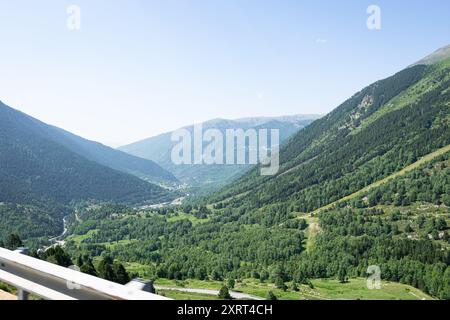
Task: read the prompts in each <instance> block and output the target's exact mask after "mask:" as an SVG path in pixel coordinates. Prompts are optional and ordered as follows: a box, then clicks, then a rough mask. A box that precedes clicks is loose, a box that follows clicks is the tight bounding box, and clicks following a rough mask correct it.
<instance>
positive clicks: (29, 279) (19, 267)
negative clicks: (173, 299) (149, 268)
mask: <svg viewBox="0 0 450 320" xmlns="http://www.w3.org/2000/svg"><path fill="white" fill-rule="evenodd" d="M0 281H2V282H5V283H8V284H9V285H12V286H14V287H16V288H17V290H18V298H19V299H23V300H25V299H27V296H28V293H32V294H35V295H37V296H39V297H42V298H44V299H47V300H170V299H168V298H166V297H163V296H159V295H156V294H153V293H149V292H145V291H142V290H139V289H137V288H139V284H137V283H136V282H131V283H130V284H129V285H120V284H117V283H114V282H111V281H107V280H104V279H100V278H97V277H94V276H91V275H88V274H84V273H81V272H78V271H75V270H72V269H69V268H64V267H61V266H58V265H55V264H52V263H49V262H47V261H42V260H39V259H36V258H32V257H29V256H27V255H24V254H21V253H19V252H14V251H10V250H7V249H3V248H0Z"/></svg>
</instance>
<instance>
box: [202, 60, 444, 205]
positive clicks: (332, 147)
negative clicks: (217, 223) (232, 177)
mask: <svg viewBox="0 0 450 320" xmlns="http://www.w3.org/2000/svg"><path fill="white" fill-rule="evenodd" d="M447 64H450V62H447V63H446V64H443V65H439V66H431V67H427V66H416V67H413V68H408V69H406V70H404V71H402V72H400V73H398V74H396V75H394V76H393V77H391V78H388V79H386V80H383V81H379V82H377V83H375V84H373V85H372V86H369V87H368V88H366V89H364V90H363V91H361V92H360V93H358V94H356V95H355V96H354V97H352V98H351V99H349V100H348V101H346V102H345V103H344V104H343V105H341V106H340V107H338V108H337V109H336V110H335V111H333V112H332V113H331V114H330V115H328V116H326V117H324V118H323V119H320V120H318V121H316V122H314V123H313V124H312V125H311V126H309V127H307V128H306V129H305V130H302V131H300V132H299V133H298V134H297V136H295V137H294V138H293V139H292V140H291V141H290V142H288V143H287V144H286V146H285V147H284V148H283V149H282V150H281V153H280V157H281V163H282V168H281V170H280V172H281V173H280V174H279V175H278V176H275V177H261V176H259V174H258V171H257V169H255V170H253V171H252V172H251V173H249V174H248V175H246V176H244V177H243V178H242V179H241V180H240V181H238V183H236V184H233V185H232V186H229V187H228V188H225V189H224V190H223V191H222V192H220V193H219V194H217V195H214V196H212V197H210V199H209V200H208V201H209V202H220V201H223V202H224V205H226V206H233V207H242V206H243V205H245V206H248V207H250V208H261V207H264V206H267V205H273V204H284V205H288V206H289V207H290V210H292V211H296V212H310V211H312V210H314V209H317V208H320V207H322V206H324V205H326V204H328V203H331V202H333V201H336V200H338V199H341V198H342V197H344V196H346V195H349V194H351V193H353V192H355V191H358V190H360V189H362V188H363V187H365V186H367V185H369V184H371V183H373V182H375V181H377V180H379V179H382V178H384V177H386V176H388V175H390V174H392V173H393V172H396V171H398V170H400V169H402V168H404V167H405V166H407V165H409V164H412V163H414V162H415V161H417V160H418V159H419V158H420V157H422V156H424V155H426V154H429V153H430V152H432V151H435V150H437V149H439V148H441V147H444V146H447V145H448V144H450V130H448V128H449V123H448V121H449V120H448V119H449V118H450V108H449V107H448V101H449V100H450V91H449V90H448V87H449V86H450V66H448V65H447ZM429 83H432V85H430V86H428V84H429ZM411 96H413V97H414V100H413V102H411V101H410V99H411V98H410V97H411ZM386 106H389V108H388V107H386ZM248 190H252V192H247V191H248Z"/></svg>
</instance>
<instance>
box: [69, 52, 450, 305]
mask: <svg viewBox="0 0 450 320" xmlns="http://www.w3.org/2000/svg"><path fill="white" fill-rule="evenodd" d="M449 88H450V60H445V61H441V62H439V63H438V64H433V65H416V66H413V67H411V68H408V69H406V70H403V71H401V72H399V73H398V74H396V75H394V76H392V77H390V78H388V79H385V80H382V81H379V82H377V83H375V84H373V85H371V86H369V87H367V88H365V89H363V90H362V91H361V92H359V93H357V94H356V95H354V96H353V97H352V98H350V99H349V100H348V101H346V102H345V103H344V104H343V105H341V106H340V107H338V108H337V109H336V110H334V111H333V112H332V113H330V114H329V115H328V116H326V117H324V118H322V119H320V120H317V121H316V122H314V123H313V124H312V125H310V126H308V127H307V128H306V129H304V130H301V131H300V132H299V133H298V134H297V135H296V136H294V137H293V138H291V139H290V140H289V141H288V142H287V144H286V145H285V147H284V148H282V151H281V163H282V168H281V171H280V173H279V174H278V175H277V176H273V177H261V176H259V171H258V170H256V169H255V170H253V171H252V172H250V173H248V174H247V175H245V176H244V177H243V178H242V179H240V180H239V181H237V183H234V184H233V185H231V186H228V187H226V188H225V189H224V190H222V191H221V192H219V193H218V194H215V195H213V196H211V197H210V198H209V199H207V200H206V201H203V202H198V203H194V204H186V205H184V206H182V207H169V208H161V209H155V210H148V211H133V210H130V209H125V208H122V209H115V210H108V208H96V209H93V208H87V209H84V210H83V212H82V213H81V214H80V217H81V220H82V222H79V223H76V224H75V226H74V229H73V233H74V235H72V236H70V237H69V238H68V245H67V246H68V250H69V251H70V252H72V253H73V254H78V253H82V254H88V255H91V256H94V257H95V256H98V255H100V254H102V253H103V254H108V255H111V256H112V257H114V258H116V259H118V260H120V261H127V262H129V263H130V264H132V265H133V266H135V265H137V266H140V268H141V270H145V272H144V273H145V275H146V276H148V277H152V278H155V277H156V278H169V279H179V280H181V279H187V278H195V279H199V280H205V279H213V280H222V279H245V278H253V279H258V281H261V282H264V283H266V282H270V283H274V284H276V286H277V287H278V288H281V289H282V290H290V289H288V288H287V287H286V285H285V283H286V282H289V283H294V284H296V283H298V284H309V285H311V281H310V280H311V279H314V278H334V279H338V280H339V281H340V283H341V284H342V285H345V283H347V281H349V279H354V278H357V277H366V276H367V268H368V267H369V266H371V265H376V266H379V267H380V269H381V278H382V279H385V280H389V281H396V282H402V283H405V284H410V285H412V286H415V287H417V288H419V289H421V290H423V291H425V292H427V293H429V294H431V295H433V296H434V297H437V298H441V299H450V287H449V284H450V267H449V262H450V260H449V252H450V251H449V247H450V245H449V235H448V234H449V223H450V209H449V203H448V201H449V198H448V194H449V193H450V189H449V188H450V182H449V180H448V179H449V178H448V177H449V176H450V175H449V162H448V159H449V152H448V150H447V149H445V148H443V147H445V146H448V145H449V144H450V130H449V124H450V90H449ZM436 150H447V151H443V152H442V153H437V154H436V153H435V154H433V157H430V154H431V153H432V152H434V151H436ZM427 155H428V157H426V158H425V159H426V160H427V161H423V159H422V157H424V156H427ZM408 165H412V166H413V167H415V169H414V170H412V171H402V169H404V168H405V167H406V166H408ZM399 172H400V173H401V174H398V175H396V176H395V177H394V178H392V174H393V173H399ZM387 177H391V178H390V179H385V178H387ZM380 181H381V182H382V183H379V184H376V187H373V188H372V189H370V190H369V191H367V192H361V193H356V192H357V191H360V190H364V187H366V186H368V185H373V183H375V182H380ZM350 194H356V196H355V197H353V198H351V199H349V200H348V201H341V202H339V203H338V205H337V206H332V207H330V208H327V207H325V206H326V205H328V204H330V203H333V202H335V201H336V200H340V199H343V198H345V196H348V195H350ZM318 208H325V209H323V210H321V211H320V212H319V213H317V214H316V213H314V214H311V212H314V211H315V210H316V209H318ZM350 281H351V280H350ZM294 287H295V286H294ZM293 290H294V289H293Z"/></svg>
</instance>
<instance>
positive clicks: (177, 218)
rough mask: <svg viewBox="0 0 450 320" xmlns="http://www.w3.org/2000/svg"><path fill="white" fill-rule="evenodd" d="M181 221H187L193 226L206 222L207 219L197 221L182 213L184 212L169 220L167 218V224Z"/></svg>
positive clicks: (191, 216) (190, 215)
mask: <svg viewBox="0 0 450 320" xmlns="http://www.w3.org/2000/svg"><path fill="white" fill-rule="evenodd" d="M181 220H189V221H191V222H192V224H193V225H194V226H195V225H197V224H200V223H205V222H208V221H209V218H206V219H199V218H197V217H194V216H193V215H192V214H188V213H184V212H178V214H177V215H172V216H170V217H169V218H167V221H168V222H176V221H181Z"/></svg>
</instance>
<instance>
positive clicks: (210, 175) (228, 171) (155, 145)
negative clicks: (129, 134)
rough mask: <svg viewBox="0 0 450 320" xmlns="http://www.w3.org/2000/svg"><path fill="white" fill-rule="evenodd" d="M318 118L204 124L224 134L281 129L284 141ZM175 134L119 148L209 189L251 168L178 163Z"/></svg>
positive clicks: (267, 119)
mask: <svg viewBox="0 0 450 320" xmlns="http://www.w3.org/2000/svg"><path fill="white" fill-rule="evenodd" d="M318 118H320V115H294V116H281V117H254V118H242V119H236V120H229V119H221V118H217V119H212V120H209V121H206V122H203V123H201V124H202V126H203V129H204V130H207V129H210V128H214V129H218V130H220V131H222V132H223V133H224V132H225V130H226V129H244V130H247V129H250V128H255V129H259V128H267V129H279V130H280V141H281V142H283V141H285V140H286V139H287V138H288V137H290V136H291V135H293V134H294V133H296V132H297V131H298V130H300V129H302V128H304V127H305V126H307V125H309V124H310V123H311V122H313V121H314V120H316V119H318ZM193 128H194V125H190V126H185V127H183V128H182V129H186V130H188V131H189V132H191V133H192V132H193ZM171 135H172V132H167V133H163V134H160V135H157V136H155V137H151V138H148V139H144V140H141V141H138V142H135V143H132V144H129V145H126V146H122V147H120V148H118V149H119V150H121V151H124V152H127V153H130V154H132V155H135V156H138V157H142V158H145V159H150V160H153V161H155V162H156V163H158V164H159V165H160V166H162V167H163V168H165V169H166V170H168V171H170V172H171V173H173V174H174V175H175V177H177V178H178V179H179V180H180V181H181V182H183V183H187V184H189V185H194V186H200V188H207V189H208V190H209V191H211V190H212V189H215V188H218V187H220V186H222V185H224V184H225V183H227V182H229V181H230V179H234V178H236V177H238V176H239V175H240V174H242V173H243V172H245V171H246V170H248V168H249V167H250V166H247V165H228V166H226V165H208V166H206V165H204V166H196V165H180V166H176V165H174V164H173V163H172V161H171V150H172V147H173V146H174V145H175V143H173V142H172V141H171Z"/></svg>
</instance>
